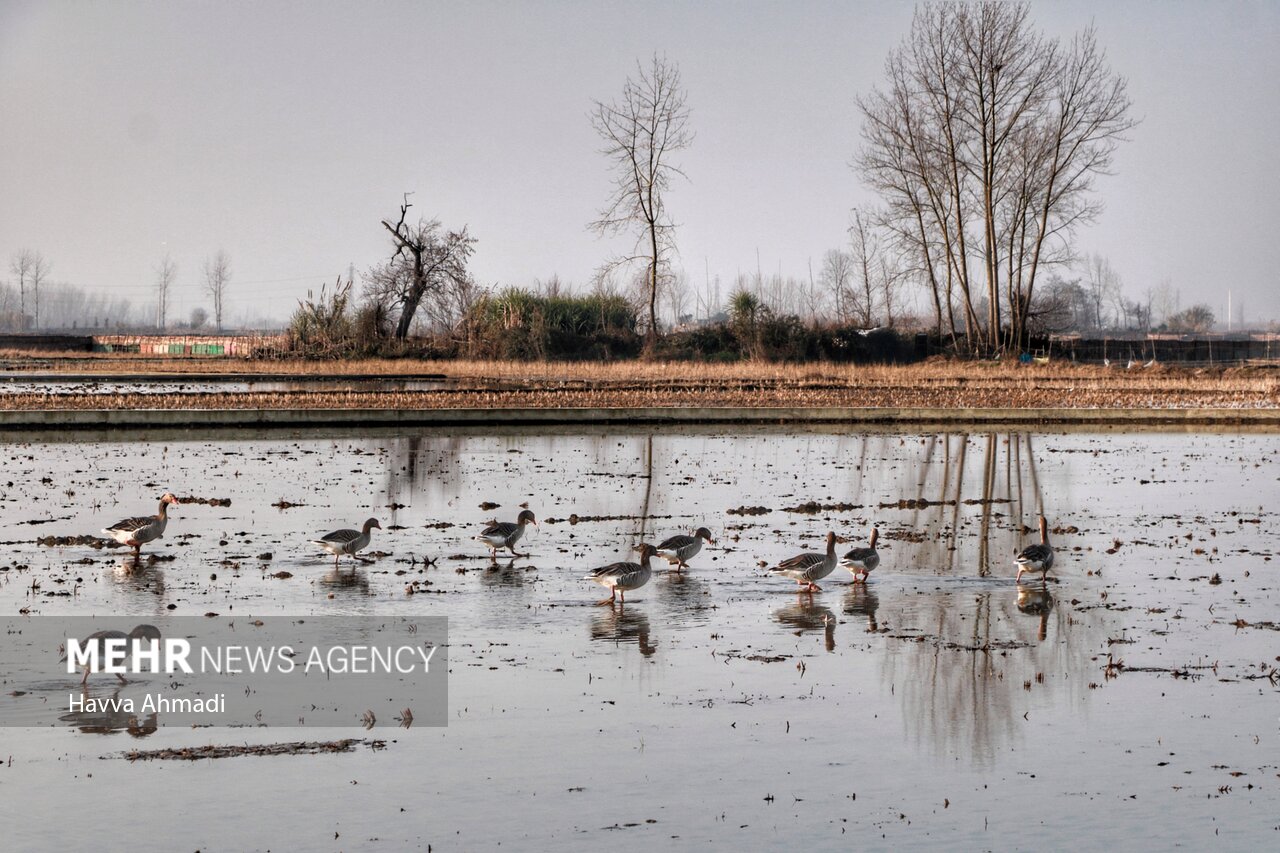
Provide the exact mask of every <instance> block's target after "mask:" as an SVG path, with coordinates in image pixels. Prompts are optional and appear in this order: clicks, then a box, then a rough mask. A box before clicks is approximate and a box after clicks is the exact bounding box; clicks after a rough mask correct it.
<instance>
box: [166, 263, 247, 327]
mask: <svg viewBox="0 0 1280 853" xmlns="http://www.w3.org/2000/svg"><path fill="white" fill-rule="evenodd" d="M201 272H202V276H201V281H200V284H201V289H202V290H203V292H204V294H205V295H206V296H208V297H209V300H210V302H211V303H212V305H213V323H214V326H215V327H216V328H217V330H218V331H222V318H223V316H224V313H223V312H224V311H225V309H226V306H227V293H228V291H229V289H230V286H231V256H230V255H228V254H227V252H226V251H225V250H224V249H219V250H218V251H217V252H215V253H214V254H212V255H210V256H209V257H207V258H205V261H204V266H203V268H202V270H201ZM177 280H178V262H177V261H175V260H174V259H173V255H172V254H169V253H168V252H166V253H165V255H164V257H163V258H161V259H160V263H158V264H156V267H155V295H156V328H159V329H166V328H168V327H169V320H170V317H169V300H170V298H171V297H172V295H173V288H174V285H175V284H176V283H177ZM195 310H197V311H201V312H202V313H204V309H200V308H198V309H195ZM196 316H197V315H195V314H193V315H192V317H193V320H192V322H193V323H194V318H195V317H196Z"/></svg>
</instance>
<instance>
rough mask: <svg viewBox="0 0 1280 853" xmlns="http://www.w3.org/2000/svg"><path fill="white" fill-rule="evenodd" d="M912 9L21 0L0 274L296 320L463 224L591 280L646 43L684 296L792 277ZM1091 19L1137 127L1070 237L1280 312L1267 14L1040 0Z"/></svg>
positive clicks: (1036, 11)
mask: <svg viewBox="0 0 1280 853" xmlns="http://www.w3.org/2000/svg"><path fill="white" fill-rule="evenodd" d="M912 8H913V7H912V5H911V4H909V3H900V4H899V3H886V2H844V3H819V2H791V3H782V2H777V3H747V2H726V3H715V2H698V3H694V2H686V3H669V4H660V3H650V2H645V3H636V2H616V3H614V2H583V3H569V2H524V3H515V2H490V3H485V2H467V3H462V2H455V3H441V2H413V3H409V2H396V3H393V2H381V3H379V2H360V3H354V2H353V3H316V2H255V3H226V2H219V3H212V2H204V3H192V2H156V3H151V2H119V3H108V2H96V3H90V2H77V3H70V2H59V1H58V0H40V2H15V0H0V116H3V120H2V122H0V126H2V129H0V259H3V261H4V264H3V267H0V279H10V278H12V277H11V276H10V275H9V272H8V259H9V257H10V255H11V254H12V253H13V252H14V251H16V250H18V249H20V248H24V247H30V248H34V249H39V250H40V251H42V252H43V253H44V254H45V256H46V257H47V258H48V259H49V260H50V261H51V262H52V264H53V279H54V280H56V281H68V282H72V283H74V284H78V285H83V286H86V287H100V288H106V289H110V290H111V291H113V292H115V293H117V294H120V295H123V296H127V297H128V298H130V299H131V300H133V301H134V303H135V304H141V303H144V302H150V301H151V300H152V294H151V289H152V284H153V281H154V278H155V274H154V267H155V265H156V264H157V262H158V261H159V259H160V257H161V256H162V255H163V254H164V253H165V252H166V251H169V252H172V254H173V255H174V257H175V258H176V259H177V261H178V264H179V268H180V269H179V276H178V283H177V286H176V292H175V295H174V297H173V303H174V310H173V311H171V313H170V316H178V317H182V316H185V314H186V313H187V312H188V311H189V310H190V308H191V307H193V306H194V305H196V304H206V303H207V300H206V299H205V298H204V297H203V296H202V295H201V294H200V292H199V280H200V276H199V269H200V265H201V263H202V261H203V259H204V257H205V256H207V255H209V254H211V253H212V252H214V251H215V250H217V249H218V248H225V249H226V250H227V252H228V253H229V254H230V256H231V260H232V272H233V278H232V289H231V292H230V295H229V297H228V300H229V303H230V305H231V308H230V309H229V312H228V314H229V318H230V319H231V320H233V321H234V320H236V319H238V318H240V317H242V316H243V315H245V314H246V313H247V314H252V315H255V316H257V315H270V316H276V317H285V316H287V315H288V314H289V313H290V311H291V310H292V308H293V306H294V305H295V301H296V299H297V298H298V297H299V296H301V295H303V294H304V293H305V291H306V289H307V288H308V287H313V288H318V287H319V285H320V284H322V283H324V282H326V281H332V280H333V279H334V278H335V277H336V276H337V275H338V274H339V273H345V271H346V270H347V267H348V265H349V264H352V263H354V264H355V265H356V267H357V269H364V268H366V267H368V266H369V265H370V264H372V263H374V262H376V261H378V260H380V259H382V258H384V257H385V256H386V254H387V252H388V241H387V240H386V239H385V238H386V234H385V232H383V230H382V228H381V226H380V225H379V224H378V221H379V219H380V218H383V217H386V216H394V215H395V214H396V213H397V206H398V204H399V202H400V198H401V193H402V192H404V191H406V190H412V191H414V192H415V195H414V196H413V197H412V200H413V202H414V204H415V211H416V212H418V213H420V214H423V215H426V216H433V217H438V218H440V219H442V220H443V221H444V222H445V224H446V225H450V226H460V225H462V224H464V223H465V224H467V225H469V226H470V228H471V231H472V233H473V234H474V236H476V237H477V238H479V244H478V246H477V251H476V255H475V260H474V266H473V269H474V271H475V273H476V275H477V277H478V278H479V279H480V280H481V281H482V282H486V283H490V282H496V283H502V284H530V283H532V281H533V279H535V278H546V277H548V276H550V275H552V274H559V275H560V277H561V278H562V279H564V280H567V281H571V282H577V283H582V282H585V281H587V280H588V279H589V278H590V276H591V273H592V271H593V270H594V269H595V268H596V267H597V266H598V265H599V264H600V262H601V261H602V260H604V259H605V258H606V257H608V256H609V255H610V254H611V253H612V252H613V251H615V250H617V249H620V248H623V247H624V246H623V244H622V243H618V242H609V241H601V240H599V239H597V238H596V237H595V236H594V235H592V234H591V233H589V232H588V231H587V229H586V223H587V222H589V221H590V220H591V219H592V218H594V216H595V214H596V213H597V211H598V209H599V207H600V205H601V204H602V203H603V201H604V200H605V197H606V195H607V193H608V188H609V187H608V172H607V167H606V163H605V161H604V159H603V158H602V157H601V156H600V154H599V151H598V149H599V142H598V140H597V138H596V137H595V136H594V135H593V133H592V131H591V128H590V125H589V123H588V119H587V112H588V110H589V108H590V106H591V102H592V100H593V99H605V100H607V99H611V98H612V97H613V96H614V95H615V94H616V93H617V92H618V91H619V90H620V88H621V86H622V84H623V81H624V80H625V79H626V77H627V75H628V74H629V73H630V72H632V71H633V70H634V68H635V60H636V59H637V58H639V57H647V56H649V55H650V54H652V53H653V52H654V51H658V52H661V53H665V54H666V55H667V56H668V58H670V59H672V60H675V61H676V62H678V63H679V65H680V67H681V70H682V72H683V75H684V82H685V85H686V87H687V89H688V95H689V104H690V106H691V108H692V111H693V127H694V129H695V131H696V133H697V138H696V140H695V142H694V146H693V148H692V149H691V150H689V151H688V152H687V153H686V154H685V155H684V156H683V157H682V158H681V162H682V164H683V166H684V167H685V170H686V171H687V173H688V175H689V177H690V181H689V182H688V183H687V184H681V185H677V186H676V187H675V189H674V190H673V192H672V193H671V194H670V196H669V203H668V206H669V209H670V210H671V211H672V213H673V215H674V216H675V218H676V219H677V221H678V222H680V223H681V228H680V232H679V246H680V251H681V259H682V262H683V266H684V267H685V268H686V270H687V271H688V272H689V274H690V276H691V278H692V279H693V280H694V281H695V282H697V283H700V282H701V281H702V279H703V278H704V276H705V271H706V270H707V269H709V271H710V274H711V276H713V277H714V276H716V275H719V276H721V277H722V279H723V280H724V282H725V291H726V292H727V287H728V283H729V281H730V280H731V279H732V278H733V276H734V275H735V274H736V273H737V272H738V271H739V270H741V271H744V272H745V271H752V272H754V270H755V267H756V252H757V250H758V251H759V254H760V258H761V262H762V265H763V267H764V269H765V271H766V272H775V271H777V270H778V269H779V268H781V270H782V272H783V273H784V274H794V275H807V269H808V263H809V261H810V259H812V260H813V263H814V266H815V268H816V267H817V265H818V263H819V260H820V258H821V256H822V254H823V252H825V251H826V250H827V249H830V248H833V247H837V246H842V245H844V244H845V241H846V228H847V225H848V219H849V210H850V208H851V207H852V206H853V205H855V204H859V203H866V202H869V201H872V198H871V197H870V196H868V195H867V194H866V193H865V191H864V190H862V189H861V188H860V186H859V183H858V180H857V177H856V176H855V175H854V173H853V172H852V170H851V169H850V168H849V162H850V160H851V159H852V157H853V155H854V153H855V151H856V148H857V145H858V129H859V118H858V115H857V111H856V109H855V106H854V97H855V95H856V94H858V93H860V92H864V91H866V90H867V89H868V88H869V87H870V86H872V85H873V84H875V83H878V82H879V81H880V72H881V68H882V64H883V61H884V58H885V56H886V54H887V52H888V51H889V49H890V48H891V47H892V46H893V45H895V44H896V43H898V42H899V41H900V40H901V39H902V37H903V35H904V34H905V33H906V31H907V29H908V26H909V24H910V20H911V15H912ZM1032 18H1033V19H1034V21H1035V22H1036V23H1037V25H1039V26H1040V27H1042V28H1043V29H1044V30H1046V31H1047V32H1049V33H1051V34H1054V35H1063V36H1067V35H1069V34H1070V33H1072V32H1074V31H1076V30H1078V29H1080V28H1082V27H1084V26H1086V25H1087V24H1088V23H1089V22H1090V21H1093V22H1095V23H1096V24H1097V26H1098V29H1099V34H1100V40H1101V42H1102V44H1103V45H1104V46H1105V47H1106V48H1107V50H1108V53H1109V56H1110V60H1111V63H1112V66H1113V67H1114V69H1115V70H1116V71H1117V72H1119V73H1121V74H1123V75H1124V76H1126V77H1127V78H1128V80H1129V86H1130V94H1131V96H1132V98H1133V101H1134V112H1135V114H1136V115H1137V116H1138V117H1140V118H1141V119H1142V124H1141V125H1140V126H1139V127H1138V128H1137V129H1136V130H1135V131H1133V133H1132V134H1131V141H1129V142H1128V143H1125V144H1124V145H1123V146H1122V147H1121V149H1120V151H1119V152H1118V154H1117V157H1116V161H1115V174H1114V175H1113V176H1110V177H1106V178H1103V179H1101V180H1100V181H1099V190H1100V193H1101V195H1102V197H1103V199H1104V200H1105V203H1106V210H1105V211H1104V213H1103V215H1102V218H1101V219H1100V220H1099V222H1098V223H1097V225H1095V226H1093V227H1091V228H1090V229H1088V230H1087V231H1084V232H1082V233H1081V234H1080V236H1079V239H1078V246H1079V248H1080V250H1081V251H1084V252H1088V251H1097V252H1101V253H1103V254H1105V255H1107V256H1108V257H1109V258H1110V259H1111V261H1112V263H1113V265H1114V266H1115V267H1116V269H1117V270H1118V272H1119V273H1120V274H1121V276H1122V277H1123V278H1124V280H1125V282H1126V285H1127V287H1128V288H1129V289H1130V290H1131V292H1133V293H1135V294H1136V293H1138V292H1140V291H1141V290H1143V289H1145V288H1146V287H1147V286H1149V285H1154V284H1157V283H1158V282H1159V281H1160V280H1161V279H1164V278H1168V279H1170V280H1171V281H1172V282H1173V283H1174V284H1175V285H1176V286H1178V287H1180V288H1181V289H1182V291H1183V304H1184V305H1185V304H1187V303H1188V302H1190V301H1192V300H1205V301H1208V302H1210V303H1211V304H1212V305H1213V306H1214V307H1215V309H1217V310H1219V312H1220V311H1221V307H1222V304H1223V302H1224V301H1225V292H1226V290H1227V289H1228V288H1231V289H1232V290H1233V291H1234V293H1235V298H1236V299H1237V300H1238V302H1237V305H1239V304H1240V302H1241V301H1242V302H1243V304H1244V305H1245V310H1246V312H1247V313H1248V315H1249V316H1251V317H1280V287H1278V286H1277V277H1278V271H1280V166H1278V165H1277V154H1276V150H1277V148H1278V147H1280V83H1278V82H1277V81H1280V50H1278V49H1277V46H1278V45H1280V4H1278V3H1271V2H1261V0H1259V2H1214V3H1207V2H1206V3H1190V2H1187V3H1166V2H1125V3H1117V2H1104V1H1103V0H1094V2H1072V3H1049V2H1040V3H1034V4H1033V6H1032Z"/></svg>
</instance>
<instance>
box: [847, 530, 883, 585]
mask: <svg viewBox="0 0 1280 853" xmlns="http://www.w3.org/2000/svg"><path fill="white" fill-rule="evenodd" d="M879 538H880V530H879V529H878V528H875V527H873V528H871V543H870V547H868V548H854V549H853V550H851V551H849V552H848V553H847V554H845V555H844V558H843V559H841V560H840V565H842V566H844V567H845V568H846V569H848V570H849V573H850V574H852V575H853V582H854V583H866V580H867V575H869V574H871V572H872V570H873V569H875V567H876V566H878V565H880V553H879V552H878V551H876V540H877V539H879ZM859 575H861V577H859Z"/></svg>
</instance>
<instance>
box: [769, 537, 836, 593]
mask: <svg viewBox="0 0 1280 853" xmlns="http://www.w3.org/2000/svg"><path fill="white" fill-rule="evenodd" d="M835 569H836V534H835V533H833V532H828V533H827V552H826V553H825V554H815V553H813V552H811V551H806V552H805V553H803V554H797V555H796V556H794V557H790V558H788V559H786V560H783V561H782V562H781V563H779V564H778V565H776V566H774V567H773V568H772V569H770V570H769V573H770V574H774V575H781V576H782V577H785V578H791V579H792V580H793V581H795V582H796V583H798V584H800V586H801V587H803V588H804V590H803V591H805V592H821V591H822V587H820V586H818V584H817V581H820V580H822V579H823V578H825V577H826V576H827V575H829V574H831V573H832V572H834V571H835Z"/></svg>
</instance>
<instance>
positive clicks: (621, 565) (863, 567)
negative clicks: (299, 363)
mask: <svg viewBox="0 0 1280 853" xmlns="http://www.w3.org/2000/svg"><path fill="white" fill-rule="evenodd" d="M176 503H178V498H176V497H175V496H174V495H173V494H171V493H166V494H165V495H164V497H162V498H160V510H159V512H157V513H156V514H155V515H144V516H139V517H136V518H126V519H124V520H123V521H119V522H117V523H115V524H113V525H112V526H110V527H108V528H106V529H105V530H103V531H102V532H103V533H105V534H106V535H107V536H109V537H110V538H112V539H114V540H115V541H117V542H119V543H120V544H122V545H126V546H128V547H130V548H133V553H134V557H135V559H136V558H137V557H138V556H139V555H140V554H141V550H142V546H143V545H145V544H147V543H148V542H151V541H154V540H155V539H158V538H159V537H160V536H163V535H164V530H165V526H166V525H167V524H168V522H169V505H170V504H176ZM530 524H532V525H534V526H535V527H536V526H537V524H538V520H537V519H536V518H535V517H534V514H533V512H532V511H530V510H527V509H526V510H523V511H521V513H520V515H518V516H517V517H516V520H515V521H514V522H510V521H504V522H498V521H494V522H493V523H492V524H490V525H489V526H488V527H486V528H485V529H484V530H482V531H480V533H479V534H478V535H477V536H476V537H475V539H476V540H477V541H479V542H483V543H484V544H485V545H487V546H488V547H489V553H490V556H491V557H492V558H493V559H495V560H496V559H497V555H498V551H500V550H507V551H510V552H511V555H512V558H515V557H527V556H529V555H528V554H521V553H520V552H518V551H516V543H517V542H519V541H520V540H521V538H523V537H524V532H525V528H526V527H527V526H528V525H530ZM374 529H378V530H381V529H382V525H380V524H379V523H378V520H377V519H376V518H370V519H368V520H367V521H365V523H364V525H363V526H362V527H361V528H360V529H359V530H351V529H344V530H335V531H333V532H332V533H328V534H326V535H324V536H322V537H320V538H319V539H314V540H312V543H313V544H315V545H318V546H319V547H321V548H322V549H324V550H325V551H328V552H329V553H330V554H332V555H333V565H334V568H337V567H338V561H339V560H341V559H342V558H343V557H344V556H348V557H351V558H352V559H353V560H360V559H362V558H360V557H358V556H357V555H358V554H359V553H360V552H361V551H363V550H364V549H365V548H368V547H369V543H370V541H371V540H372V531H373V530H374ZM879 536H880V531H879V530H878V529H876V528H872V530H871V538H870V541H869V542H868V545H867V547H866V548H854V549H852V550H851V551H849V552H847V553H846V554H845V555H844V556H843V557H841V558H839V559H838V560H837V558H836V534H835V532H834V531H830V532H828V533H827V548H826V551H825V552H823V553H814V552H810V551H806V552H804V553H802V554H797V555H796V556H794V557H790V558H788V559H786V560H783V561H782V562H780V563H779V564H778V565H776V566H774V567H773V568H771V569H769V573H770V574H771V575H777V576H779V577H784V578H790V579H791V580H793V581H795V582H796V583H797V584H799V591H800V592H807V593H809V594H812V593H814V592H819V591H821V589H822V587H820V586H818V581H820V580H822V579H824V578H826V577H827V576H828V575H830V574H831V573H832V572H834V571H835V569H836V566H837V565H840V566H843V567H844V568H846V569H848V570H849V572H850V574H852V575H853V582H854V583H865V582H866V580H867V577H868V575H870V574H871V572H872V571H874V570H875V568H876V567H877V566H879V565H880V554H879V552H877V551H876V540H877V539H878V538H879ZM703 542H707V543H710V544H715V539H713V538H712V536H711V531H710V530H708V529H707V528H705V527H699V528H698V529H697V530H695V531H694V532H693V533H692V534H689V535H685V534H681V535H677V536H672V537H670V538H669V539H665V540H663V541H662V542H661V543H659V544H658V545H651V544H649V543H648V542H641V543H640V544H639V545H636V546H635V550H636V551H637V552H638V553H639V555H640V562H638V563H632V562H617V563H610V564H609V565H607V566H601V567H599V568H598V569H592V570H591V571H590V572H588V573H587V574H586V575H585V576H584V577H583V580H588V581H593V582H595V583H598V584H600V585H601V586H602V587H604V588H605V589H607V590H609V598H608V599H606V600H605V601H602V602H600V603H601V604H605V603H611V602H613V601H617V600H619V599H620V600H621V601H622V603H624V604H625V603H626V600H627V599H626V594H627V593H628V592H631V591H634V590H637V589H640V587H642V586H644V585H645V584H647V583H648V582H649V579H650V578H651V577H652V576H653V567H652V565H651V564H650V561H651V560H652V559H653V558H654V557H661V558H662V559H664V560H666V561H667V564H668V566H669V567H672V571H675V572H680V571H681V570H682V569H685V568H688V566H689V560H691V559H693V558H694V557H695V556H697V555H698V553H699V552H700V551H701V550H702V543H703ZM1014 562H1015V563H1017V566H1018V575H1017V579H1016V580H1017V581H1018V582H1021V580H1022V575H1023V574H1024V573H1026V572H1039V573H1040V577H1041V580H1044V578H1045V576H1046V575H1047V573H1048V571H1049V569H1051V568H1052V567H1053V548H1052V547H1051V546H1050V545H1049V525H1048V523H1047V522H1046V520H1045V517H1044V516H1043V515H1042V516H1040V542H1039V543H1037V544H1035V545H1031V546H1029V547H1027V548H1024V549H1022V551H1020V552H1019V553H1018V554H1017V556H1016V557H1015V558H1014Z"/></svg>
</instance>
